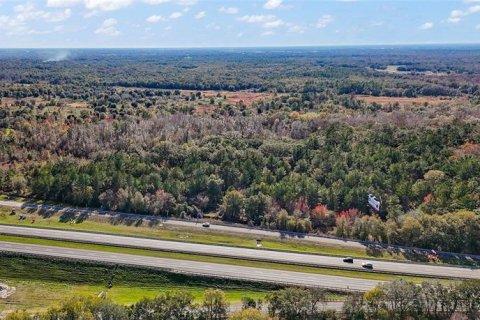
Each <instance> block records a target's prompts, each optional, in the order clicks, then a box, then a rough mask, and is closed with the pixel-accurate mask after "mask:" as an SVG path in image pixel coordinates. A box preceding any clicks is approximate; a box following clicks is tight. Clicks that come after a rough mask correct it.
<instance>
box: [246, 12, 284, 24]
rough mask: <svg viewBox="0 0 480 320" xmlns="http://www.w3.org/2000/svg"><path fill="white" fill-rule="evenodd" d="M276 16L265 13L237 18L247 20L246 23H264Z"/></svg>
mask: <svg viewBox="0 0 480 320" xmlns="http://www.w3.org/2000/svg"><path fill="white" fill-rule="evenodd" d="M275 19H276V17H275V16H274V15H272V14H267V15H252V16H248V15H247V16H243V17H240V18H237V20H238V21H242V22H248V23H266V22H271V21H273V20H275Z"/></svg>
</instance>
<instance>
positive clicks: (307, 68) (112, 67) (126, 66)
mask: <svg viewBox="0 0 480 320" xmlns="http://www.w3.org/2000/svg"><path fill="white" fill-rule="evenodd" d="M51 54H52V52H49V51H46V50H38V51H35V50H34V51H31V52H19V51H8V50H4V51H1V52H0V141H1V143H0V190H1V191H2V192H3V193H6V194H11V195H21V196H32V197H35V198H39V199H46V200H53V201H57V202H62V203H67V204H72V205H77V206H90V207H100V208H104V209H108V210H116V211H117V210H118V211H127V212H133V213H139V214H155V215H168V216H174V217H178V218H186V217H198V216H204V215H207V216H209V217H211V218H217V219H222V220H225V221H229V222H238V223H245V224H249V225H252V226H261V227H264V228H271V229H281V230H289V231H297V232H323V233H330V234H333V235H337V236H340V237H349V238H355V239H361V240H371V241H380V242H386V243H392V244H400V245H409V246H418V247H425V248H432V249H436V250H445V251H454V252H465V253H477V254H478V253H480V217H479V215H478V214H479V212H480V211H479V210H478V208H479V206H480V180H479V177H480V158H479V156H480V127H479V120H480V105H479V97H480V91H479V87H478V83H479V81H478V80H480V49H479V50H477V49H476V48H471V47H465V48H460V47H459V48H454V49H452V48H447V47H445V48H441V47H440V48H431V47H426V48H403V47H401V48H392V49H390V50H380V49H378V48H357V49H354V48H344V49H340V48H338V49H332V50H325V49H318V50H314V49H300V48H299V49H288V50H287V49H286V50H278V49H271V50H267V49H262V50H255V49H245V50H241V51H239V50H233V49H232V50H190V51H188V50H138V51H135V50H133V51H132V50H76V51H75V50H74V51H71V52H70V53H69V55H68V56H67V58H66V59H65V60H62V61H49V56H50V55H51ZM392 66H396V67H395V68H393V71H391V70H392ZM368 194H374V195H375V196H376V197H377V198H378V199H379V200H380V201H381V203H382V205H381V209H380V210H379V211H378V212H377V211H374V210H372V209H371V208H370V207H369V206H368V205H367V196H368Z"/></svg>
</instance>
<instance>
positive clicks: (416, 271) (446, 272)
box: [0, 225, 480, 279]
mask: <svg viewBox="0 0 480 320" xmlns="http://www.w3.org/2000/svg"><path fill="white" fill-rule="evenodd" d="M0 234H5V235H15V236H29V237H38V238H46V239H56V240H62V241H77V242H86V243H95V244H104V245H115V246H119V247H134V248H142V249H153V250H162V251H171V252H182V253H190V254H199V255H212V256H219V257H228V258H238V259H247V260H259V261H267V262H277V263H290V264H302V265H311V266H318V267H327V268H342V269H351V270H364V269H363V268H362V266H361V264H362V262H363V260H362V259H354V263H353V264H349V263H344V262H343V261H342V258H341V257H332V256H324V255H313V254H301V253H292V252H281V251H272V250H264V249H247V248H238V247H228V246H220V245H208V244H198V243H188V242H181V241H167V240H156V239H147V238H138V237H127V236H117V235H109V234H100V233H89V232H79V231H66V230H56V229H42V228H32V227H18V226H6V225H0ZM373 266H374V270H375V271H378V272H384V273H395V274H404V275H416V276H425V277H438V278H449V279H480V269H469V268H462V267H453V266H439V265H431V264H420V263H403V262H391V261H379V260H375V261H373Z"/></svg>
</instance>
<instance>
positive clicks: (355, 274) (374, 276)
mask: <svg viewBox="0 0 480 320" xmlns="http://www.w3.org/2000/svg"><path fill="white" fill-rule="evenodd" d="M0 241H8V242H16V243H25V244H40V245H48V246H58V247H67V248H74V249H87V250H96V251H105V252H115V253H125V254H135V255H143V256H150V257H160V258H170V259H179V260H191V261H200V262H210V263H221V264H227V265H237V266H247V267H256V268H265V269H274V270H286V271H297V272H305V273H313V274H324V275H334V276H342V277H350V278H362V279H371V280H379V281H389V280H393V279H405V280H409V281H412V282H416V283H420V282H422V281H424V280H425V278H422V277H411V276H400V275H391V274H383V273H377V272H369V271H349V270H337V269H328V268H318V267H309V266H299V265H290V264H281V263H271V262H259V261H249V260H241V259H233V258H221V257H210V256H204V255H195V254H184V253H172V252H165V251H155V250H146V249H135V248H124V247H115V246H107V245H96V244H85V243H76V242H64V241H57V240H49V239H38V238H28V237H17V236H7V235H0Z"/></svg>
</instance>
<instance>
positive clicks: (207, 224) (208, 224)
mask: <svg viewBox="0 0 480 320" xmlns="http://www.w3.org/2000/svg"><path fill="white" fill-rule="evenodd" d="M202 227H205V228H209V227H210V222H204V223H202Z"/></svg>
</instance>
